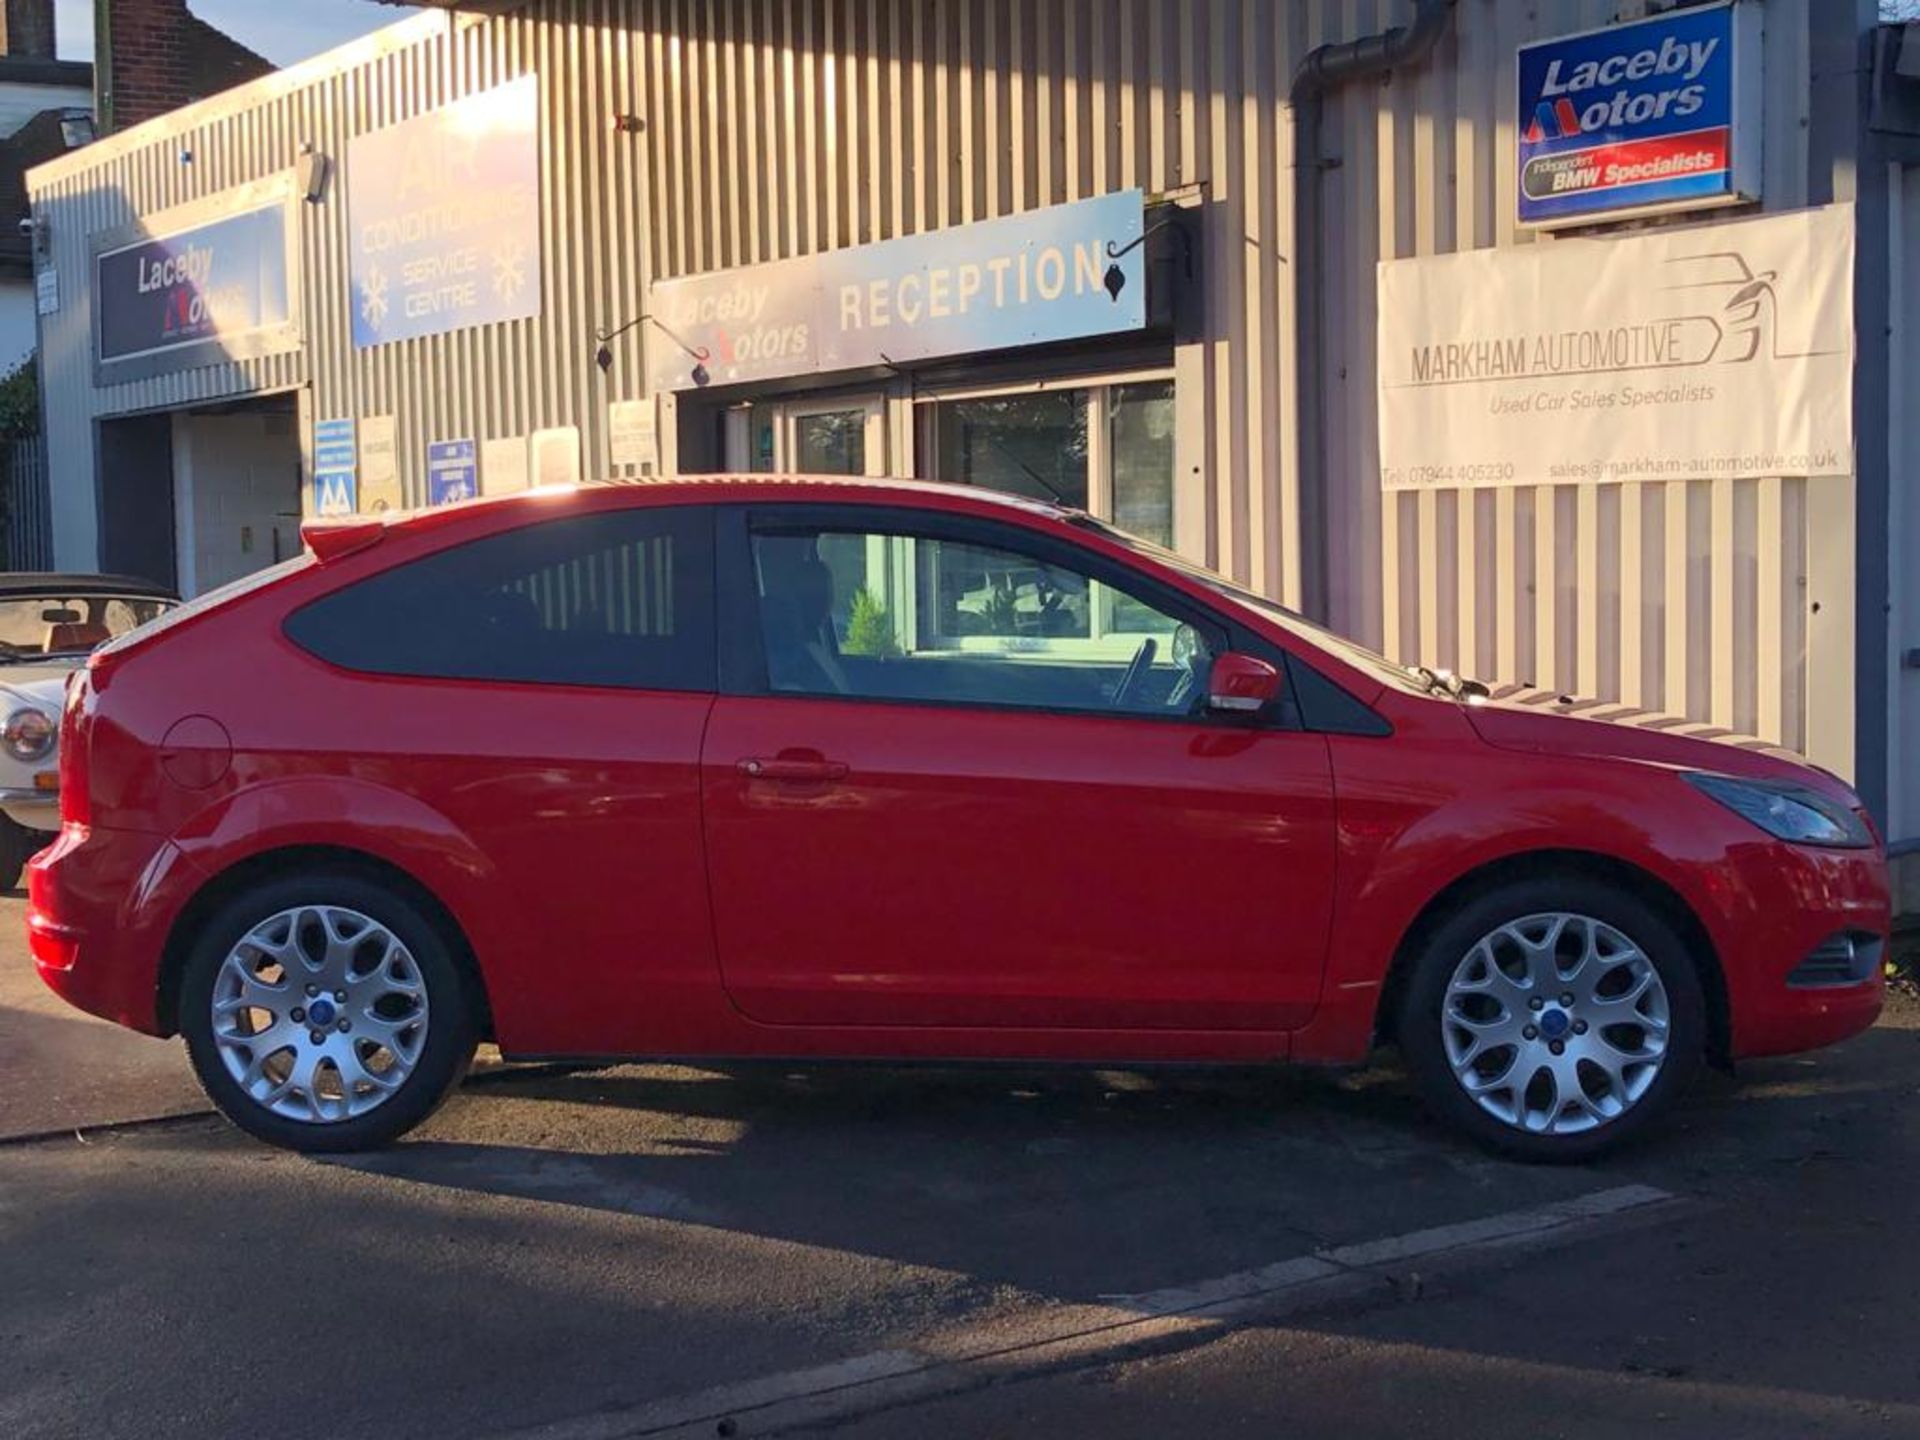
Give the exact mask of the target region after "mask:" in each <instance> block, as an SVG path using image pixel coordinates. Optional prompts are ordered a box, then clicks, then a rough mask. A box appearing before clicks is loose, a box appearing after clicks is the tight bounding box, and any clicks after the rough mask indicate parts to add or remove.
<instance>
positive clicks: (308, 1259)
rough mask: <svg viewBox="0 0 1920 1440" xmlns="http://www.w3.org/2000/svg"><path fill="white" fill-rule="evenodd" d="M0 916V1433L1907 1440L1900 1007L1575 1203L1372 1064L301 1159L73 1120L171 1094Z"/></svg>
mask: <svg viewBox="0 0 1920 1440" xmlns="http://www.w3.org/2000/svg"><path fill="white" fill-rule="evenodd" d="M18 909H19V905H18V901H17V900H0V977H3V978H0V1132H4V1133H10V1134H14V1135H21V1134H41V1135H42V1138H37V1139H31V1138H30V1139H24V1140H15V1141H12V1142H7V1143H0V1435H5V1436H8V1437H21V1440H26V1437H53V1436H87V1437H111V1436H120V1435H126V1436H141V1437H165V1436H174V1435H179V1436H195V1437H209V1436H226V1435H243V1434H244V1435H248V1436H253V1435H257V1434H261V1433H271V1434H273V1435H275V1436H276V1437H285V1440H297V1437H306V1436H315V1437H319V1436H359V1435H376V1434H377V1435H383V1436H388V1435H405V1436H459V1437H468V1436H474V1437H490V1436H497V1435H519V1436H522V1437H528V1440H531V1437H539V1440H601V1437H614V1436H626V1435H637V1434H646V1433H651V1434H676V1435H679V1434H685V1435H696V1434H698V1435H716V1434H738V1435H741V1436H746V1435H751V1434H760V1433H778V1432H781V1431H784V1430H788V1429H791V1428H793V1427H795V1426H802V1425H804V1426H812V1427H817V1428H825V1429H831V1430H835V1431H839V1432H841V1433H844V1434H847V1435H851V1436H858V1437H862V1440H867V1437H874V1440H879V1437H895V1436H900V1437H908V1436H911V1437H912V1440H925V1437H929V1436H948V1435H954V1436H981V1437H987V1436H992V1437H1002V1436H1011V1435H1025V1434H1029V1433H1034V1434H1043V1433H1045V1434H1064V1435H1089V1436H1102V1437H1106V1436H1113V1437H1130V1436H1140V1437H1149V1436H1151V1437H1164V1436H1180V1435H1189V1434H1191V1435H1203V1434H1205V1435H1211V1434H1215V1433H1227V1434H1237V1433H1249V1434H1267V1435H1270V1434H1286V1435H1288V1436H1319V1435H1326V1436H1335V1435H1338V1436H1342V1437H1352V1436H1372V1435H1381V1436H1386V1435H1403V1434H1410V1433H1423V1434H1429V1433H1430V1434H1453V1433H1460V1434H1473V1435H1475V1436H1477V1437H1478V1436H1503V1435H1514V1436H1522V1435H1524V1436H1528V1437H1534V1436H1554V1435H1565V1436H1579V1437H1587V1436H1603V1435H1604V1436H1610V1435H1624V1434H1627V1433H1633V1434H1636V1435H1640V1434H1645V1433H1648V1431H1649V1430H1653V1431H1656V1432H1657V1433H1666V1434H1672V1435H1676V1436H1685V1437H1689V1440H1692V1437H1699V1436H1719V1435H1727V1436H1741V1437H1746V1436H1773V1435H1800V1434H1806V1435H1853V1434H1862V1435H1866V1434H1872V1435H1876V1436H1896V1435H1920V1346H1917V1345H1916V1344H1915V1343H1914V1327H1915V1322H1916V1319H1917V1318H1920V1311H1917V1310H1916V1308H1915V1302H1914V1297H1915V1296H1916V1295H1920V1261H1917V1260H1916V1259H1915V1256H1914V1248H1913V1245H1912V1235H1913V1231H1914V1225H1913V1214H1914V1204H1913V1200H1912V1196H1913V1195H1914V1194H1915V1193H1920V1183H1917V1182H1920V1121H1917V1120H1916V1114H1915V1106H1914V1100H1915V1098H1916V1095H1920V1007H1912V1006H1901V1007H1896V1009H1895V1010H1894V1011H1893V1012H1892V1013H1891V1014H1890V1015H1889V1017H1888V1018H1887V1020H1886V1021H1884V1022H1883V1024H1882V1025H1881V1027H1879V1028H1878V1029H1876V1030H1875V1031H1874V1032H1872V1033H1871V1034H1869V1035H1867V1036H1863V1037H1861V1039H1859V1040H1858V1041H1855V1042H1853V1043H1852V1044H1850V1045H1848V1046H1844V1047H1841V1048H1839V1049H1837V1050H1835V1051H1832V1052H1828V1053H1826V1054H1822V1055H1819V1056H1815V1057H1809V1058H1805V1059H1800V1060H1791V1061H1783V1062H1773V1063H1769V1064H1766V1065H1755V1066H1752V1067H1749V1069H1748V1071H1747V1072H1746V1073H1745V1074H1744V1075H1743V1077H1742V1080H1741V1083H1739V1084H1737V1085H1736V1084H1734V1083H1732V1082H1730V1081H1727V1080H1725V1079H1723V1078H1721V1077H1712V1078H1710V1079H1709V1080H1707V1081H1706V1082H1705V1083H1703V1084H1702V1085H1701V1086H1700V1087H1699V1088H1698V1090H1697V1091H1696V1093H1695V1094H1694V1095H1693V1096H1692V1097H1691V1099H1690V1101H1689V1103H1688V1104H1687V1106H1686V1108H1685V1109H1684V1111H1683V1113H1681V1114H1680V1115H1679V1116H1678V1117H1677V1118H1676V1122H1675V1123H1674V1124H1672V1125H1671V1126H1669V1127H1668V1128H1667V1129H1666V1130H1665V1131H1664V1132H1663V1133H1662V1134H1661V1135H1660V1136H1658V1137H1657V1138H1656V1139H1655V1140H1654V1141H1652V1142H1651V1143H1649V1144H1647V1145H1645V1146H1643V1147H1641V1148H1639V1149H1637V1150H1635V1151H1634V1152H1632V1153H1631V1154H1629V1155H1626V1156H1623V1157H1621V1158H1619V1159H1617V1160H1615V1161H1612V1162H1609V1163H1607V1164H1603V1165H1597V1166H1583V1167H1569V1168H1559V1169H1539V1168H1528V1167H1521V1166H1514V1165H1509V1164H1505V1163H1502V1162H1498V1161H1494V1160H1491V1159H1489V1158H1487V1157H1486V1156H1484V1155H1482V1154H1481V1153H1480V1152H1478V1151H1476V1150H1474V1149H1472V1148H1471V1147H1469V1146H1466V1145H1464V1144H1462V1143H1460V1142H1458V1141H1456V1140H1454V1139H1453V1138H1452V1137H1451V1136H1449V1135H1447V1134H1445V1133H1443V1132H1440V1131H1438V1130H1437V1129H1436V1128H1435V1127H1433V1126H1432V1125H1431V1124H1430V1123H1429V1122H1428V1121H1427V1120H1426V1119H1425V1118H1424V1117H1423V1116H1422V1114H1421V1112H1420V1110H1419V1108H1418V1106H1417V1105H1415V1104H1414V1103H1413V1101H1412V1100H1411V1098H1410V1097H1409V1095H1408V1094H1407V1091H1406V1088H1405V1085H1404V1082H1403V1081H1402V1079H1401V1078H1400V1077H1399V1076H1398V1075H1397V1073H1395V1072H1394V1071H1393V1070H1391V1069H1390V1068H1381V1069H1377V1070H1371V1071H1367V1072H1364V1073H1361V1074H1357V1075H1350V1076H1345V1077H1340V1078H1329V1077H1315V1076H1303V1075H1288V1074H1277V1073H1275V1074H1265V1073H1254V1074H1249V1073H1246V1072H1239V1073H1231V1074H1217V1075H1179V1076H1168V1075H1158V1076H1155V1075H1140V1074H1132V1073H1099V1074H1088V1073H1076V1072H1072V1071H1042V1072H1016V1071H1009V1070H1005V1069H994V1070H980V1071H964V1070H946V1071H889V1070H886V1069H881V1068H849V1067H842V1068H833V1067H817V1068H815V1067H809V1068H806V1069H792V1070H788V1069H781V1068H760V1069H738V1070H734V1069H715V1070H708V1069H699V1070H694V1069H684V1068H667V1067H630V1068H622V1069H618V1070H610V1071H601V1072H591V1073H581V1074H571V1075H564V1074H554V1073H550V1072H543V1071H533V1072H524V1071H512V1070H507V1071H499V1072H496V1073H494V1074H492V1075H489V1076H485V1077H483V1078H481V1079H479V1080H476V1081H474V1082H472V1083H470V1084H469V1085H468V1087H467V1088H466V1090H465V1091H463V1092H462V1094H460V1095H459V1096H457V1097H456V1098H455V1099H454V1100H453V1101H452V1102H450V1103H449V1105H448V1106H447V1107H446V1108H445V1109H444V1110H442V1111H441V1112H440V1114H439V1115H438V1116H437V1117H436V1118H435V1119H434V1121H433V1122H431V1124H430V1125H429V1126H428V1127H426V1128H425V1129H424V1130H423V1131H422V1132H420V1133H419V1134H418V1136H417V1137H415V1138H414V1139H412V1140H411V1141H409V1142H408V1143H405V1144H403V1145H400V1146H398V1147H396V1148H394V1149H393V1150H390V1151H388V1152H385V1153H383V1154H380V1155H377V1156H370V1157H362V1158H358V1159H354V1160H351V1161H331V1162H321V1161H312V1160H304V1159H299V1158H296V1157H292V1156H288V1155H283V1154H279V1153H277V1152H273V1151H269V1150H266V1149H263V1148H261V1147H259V1146H257V1145H255V1144H253V1143H252V1142H250V1141H248V1140H246V1139H244V1138H243V1137H241V1136H239V1135H237V1134H236V1133H234V1132H233V1131H231V1130H230V1129H228V1128H227V1127H226V1126H225V1125H224V1124H223V1123H221V1122H220V1121H218V1120H217V1119H213V1118H211V1117H205V1116H194V1115H191V1114H189V1115H186V1116H184V1117H181V1118H176V1119H172V1120H168V1121H166V1122H164V1123H160V1124H156V1125H144V1126H134V1127H121V1128H115V1127H108V1128H92V1127H96V1126H100V1125H102V1124H103V1123H104V1122H105V1121H108V1120H115V1119H118V1120H133V1119H139V1118H143V1117H144V1116H146V1115H149V1114H161V1113H166V1112H168V1111H170V1110H177V1109H179V1108H181V1107H182V1106H186V1105H190V1104H191V1100H192V1092H191V1091H190V1090H189V1089H187V1088H186V1086H187V1085H188V1083H189V1082H188V1081H187V1078H186V1067H185V1062H184V1058H183V1057H182V1056H181V1055H180V1053H179V1051H178V1049H177V1047H173V1046H166V1045H159V1044H156V1043H155V1042H147V1041H141V1040H139V1039H137V1037H125V1036H121V1035H119V1034H117V1033H116V1032H114V1031H112V1030H110V1029H107V1028H105V1027H98V1026H94V1025H93V1024H92V1023H91V1022H88V1021H85V1020H83V1019H80V1018H77V1017H76V1018H72V1019H68V1018H65V1017H62V1016H59V1015H58V1014H57V1012H54V1011H53V1010H51V1008H49V1007H43V1006H40V1005H39V1004H38V1002H36V1001H34V1000H33V999H31V998H30V996H29V995H28V994H27V993H26V990H25V987H23V986H22V985H21V983H20V981H21V977H22V975H23V974H25V973H26V962H25V958H24V954H23V947H22V946H21V944H20V943H19V941H18V939H17V936H18V933H19V928H18V921H19V916H18ZM27 984H28V985H32V984H37V982H35V981H32V979H31V977H30V975H29V976H28V977H27ZM89 1072H97V1074H93V1075H90V1073H89ZM98 1076H105V1077H107V1078H106V1079H101V1080H98V1083H96V1079H97V1077H98ZM75 1127H79V1133H78V1134H77V1135H76V1134H75V1133H74V1128H75ZM47 1131H54V1132H56V1133H54V1134H53V1135H52V1136H51V1137H48V1136H45V1135H44V1134H43V1133H42V1132H47Z"/></svg>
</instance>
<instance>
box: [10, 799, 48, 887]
mask: <svg viewBox="0 0 1920 1440" xmlns="http://www.w3.org/2000/svg"><path fill="white" fill-rule="evenodd" d="M52 843H53V835H52V833H51V832H49V831H40V830H29V829H28V828H27V827H26V826H24V825H22V824H21V823H20V822H19V821H18V820H15V819H14V818H13V817H12V816H10V815H0V890H17V889H19V888H20V872H21V871H23V870H25V869H26V868H27V861H29V860H31V859H32V858H33V857H34V856H35V855H37V854H38V853H39V852H40V851H41V850H43V849H45V848H46V847H47V846H49V845H51V844H52Z"/></svg>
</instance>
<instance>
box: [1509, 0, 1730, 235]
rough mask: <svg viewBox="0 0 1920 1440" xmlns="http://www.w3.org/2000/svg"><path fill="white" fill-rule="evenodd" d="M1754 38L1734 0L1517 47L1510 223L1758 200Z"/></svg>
mask: <svg viewBox="0 0 1920 1440" xmlns="http://www.w3.org/2000/svg"><path fill="white" fill-rule="evenodd" d="M1760 37H1761V30H1760V11H1759V9H1758V7H1757V6H1755V5H1754V4H1753V3H1752V0H1742V3H1738V4H1735V3H1726V4H1720V5H1703V6H1698V7H1695V8H1691V9H1684V10H1673V11H1669V12H1668V13H1666V14H1664V15H1656V16H1654V17H1652V18H1650V19H1646V20H1639V21H1635V22H1633V23H1631V24H1627V25H1609V26H1607V27H1605V28H1604V29H1600V30H1588V31H1585V32H1583V33H1581V34H1578V35H1563V36H1558V37H1556V38H1554V39H1551V40H1542V41H1540V42H1538V43H1537V44H1533V45H1524V46H1522V47H1521V49H1520V56H1519V63H1518V64H1517V65H1516V67H1515V74H1516V76H1517V77H1518V80H1519V87H1520V88H1519V97H1518V98H1519V111H1518V115H1517V122H1518V125H1519V136H1520V141H1519V166H1520V173H1519V182H1520V183H1519V186H1518V195H1519V218H1520V221H1521V223H1522V224H1525V225H1555V224H1573V223H1580V222H1591V221H1592V220H1594V219H1596V218H1603V217H1605V218H1611V217H1616V216H1619V215H1622V214H1644V213H1647V212H1650V211H1655V210H1675V209H1684V208H1692V207H1696V206H1701V205H1725V204H1731V203H1733V202H1735V201H1740V200H1753V199H1757V198H1758V197H1759V194H1760V174H1761V169H1760V132H1761V125H1760Z"/></svg>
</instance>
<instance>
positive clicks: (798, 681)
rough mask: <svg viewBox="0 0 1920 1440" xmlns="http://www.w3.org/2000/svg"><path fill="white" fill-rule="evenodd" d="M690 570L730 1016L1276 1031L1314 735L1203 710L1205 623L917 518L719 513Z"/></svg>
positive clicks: (1298, 965)
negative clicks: (696, 584) (703, 654)
mask: <svg viewBox="0 0 1920 1440" xmlns="http://www.w3.org/2000/svg"><path fill="white" fill-rule="evenodd" d="M720 555H721V557H722V565H721V595H720V600H721V613H722V627H723V675H722V686H721V689H722V694H721V696H720V698H719V699H718V701H717V702H716V704H715V707H714V711H713V715H712V717H711V719H710V721H709V723H708V728H707V734H706V739H705V742H704V745H703V747H702V762H701V770H702V796H703V814H704V825H705V832H706V840H707V863H708V875H709V882H710V887H711V891H712V894H713V898H714V916H715V936H716V941H717V946H718V953H719V958H720V965H721V970H722V974H723V977H724V980H725V984H726V986H727V989H728V992H729V993H730V995H731V996H732V998H733V1001H734V1003H735V1004H737V1005H738V1006H739V1007H740V1008H741V1009H742V1010H743V1011H744V1012H745V1013H746V1014H747V1015H748V1016H750V1017H751V1018H753V1019H754V1020H757V1021H761V1022H765V1023H772V1024H792V1025H814V1026H956V1027H979V1026H995V1027H999V1026H1019V1027H1033V1028H1045V1029H1053V1028H1089V1027H1090V1028H1107V1029H1136V1028H1173V1029H1192V1030H1225V1029H1265V1030H1280V1029H1285V1028H1289V1027H1292V1026H1294V1025H1297V1024H1299V1023H1301V1022H1302V1021H1304V1019H1305V1018H1306V1017H1307V1015H1308V1014H1309V1013H1310V1012H1311V1010H1312V1008H1313V1005H1314V1002H1315V999H1316V997H1317V993H1318V988H1319V982H1320V974H1321V968H1322V962H1323V959H1324V955H1325V949H1326V944H1327V929H1328V923H1329V915H1330V905H1331V895H1332V874H1333V861H1334V833H1333V790H1332V779H1331V769H1330V761H1329V755H1328V748H1327V744H1326V741H1325V739H1324V737H1322V736H1319V735H1314V734H1308V733H1305V732H1303V731H1301V730H1299V729H1297V728H1287V727H1286V726H1284V725H1281V724H1277V723H1272V722H1271V721H1270V720H1268V719H1266V718H1264V717H1263V718H1261V719H1260V720H1257V721H1255V722H1252V723H1248V722H1245V721H1242V722H1239V723H1236V722H1234V721H1232V720H1228V719H1225V718H1221V717H1215V716H1212V715H1209V714H1208V713H1207V711H1206V709H1205V706H1204V703H1203V702H1204V695H1203V691H1204V689H1205V675H1206V667H1207V664H1208V662H1209V660H1210V657H1211V656H1212V655H1213V654H1215V653H1217V652H1218V651H1219V650H1221V649H1222V648H1223V647H1224V645H1225V643H1226V640H1227V632H1226V630H1225V628H1224V627H1223V626H1221V625H1220V624H1219V622H1218V621H1217V619H1216V618H1214V617H1210V616H1209V615H1207V614H1206V613H1204V612H1203V611H1201V610H1199V609H1198V608H1197V607H1193V606H1191V605H1190V603H1188V602H1186V601H1184V600H1182V599H1181V598H1179V597H1178V596H1177V595H1175V594H1173V593H1171V592H1168V593H1162V592H1160V591H1159V590H1158V589H1157V588H1156V587H1155V586H1153V585H1152V584H1150V583H1148V582H1145V581H1144V580H1143V579H1142V578H1141V577H1139V576H1137V575H1133V572H1131V571H1129V570H1125V569H1122V568H1119V567H1116V566H1114V565H1113V564H1112V563H1111V562H1108V561H1106V560H1104V559H1103V558H1101V557H1099V556H1096V555H1094V554H1093V553H1092V552H1090V551H1086V550H1083V549H1081V548H1080V547H1078V546H1075V545H1071V544H1064V543H1062V542H1061V541H1059V540H1057V539H1053V538H1051V537H1047V536H1044V535H1042V534H1040V533H1039V532H1036V531H1032V530H1028V529H1026V528H1024V527H1019V526H1015V525H1011V524H1004V523H1000V522H994V521H980V520H975V519H970V518H962V517H949V516H943V515H942V514H941V513H940V512H936V511H928V510H915V509H904V508H903V509H893V508H888V507H833V508H831V509H828V508H826V507H821V506H772V505H767V506H745V507H741V508H740V509H738V510H736V511H733V512H729V514H728V515H726V516H723V519H722V522H721V527H720ZM1130 575H1132V576H1133V578H1131V579H1129V578H1128V577H1129V576H1130Z"/></svg>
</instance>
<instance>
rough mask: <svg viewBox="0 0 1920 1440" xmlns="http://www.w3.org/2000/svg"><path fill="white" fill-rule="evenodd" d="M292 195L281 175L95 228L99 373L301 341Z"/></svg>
mask: <svg viewBox="0 0 1920 1440" xmlns="http://www.w3.org/2000/svg"><path fill="white" fill-rule="evenodd" d="M289 199H290V196H289V191H288V186H287V184H286V181H285V179H284V177H278V178H275V179H271V180H268V181H263V182H259V183H256V184H253V185H247V186H242V187H240V188H238V189H235V190H228V191H223V192H221V193H220V194H217V195H212V196H209V197H207V198H206V199H204V200H200V201H196V202H194V203H192V204H189V205H182V206H180V207H178V208H177V209H173V210H168V211H165V212H163V213H162V214H159V215H154V216H150V217H147V219H146V220H145V221H143V222H142V223H140V224H136V225H132V226H127V227H124V228H122V229H120V230H115V231H109V232H106V233H103V234H100V235H96V236H94V237H93V238H92V241H91V249H92V252H93V255H92V260H93V291H94V324H93V343H94V379H95V381H96V382H97V383H99V384H102V385H114V384H121V383H124V382H126V381H132V380H144V379H149V378H151V377H153V376H156V375H165V374H171V373H173V372H176V371H181V370H192V369H196V368H199V367H202V366H208V365H221V364H226V363H228V362H231V361H235V360H244V359H251V358H254V357H257V356H261V355H276V354H284V353H286V352H288V351H292V350H296V349H298V348H299V347H300V344H301V332H300V325H299V321H298V317H297V315H296V313H295V296H296V294H297V289H298V287H297V280H296V276H297V274H298V271H297V264H298V240H299V229H298V225H297V223H296V220H295V217H294V215H293V213H292V211H291V209H290V205H289Z"/></svg>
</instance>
